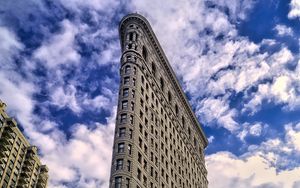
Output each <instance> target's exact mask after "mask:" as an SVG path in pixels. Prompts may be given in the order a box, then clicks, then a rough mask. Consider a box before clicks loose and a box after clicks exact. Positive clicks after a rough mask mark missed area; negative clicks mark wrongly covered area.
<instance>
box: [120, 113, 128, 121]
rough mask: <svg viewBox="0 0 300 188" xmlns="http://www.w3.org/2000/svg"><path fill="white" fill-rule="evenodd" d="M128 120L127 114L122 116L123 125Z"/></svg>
mask: <svg viewBox="0 0 300 188" xmlns="http://www.w3.org/2000/svg"><path fill="white" fill-rule="evenodd" d="M126 120H127V114H121V123H125V122H126Z"/></svg>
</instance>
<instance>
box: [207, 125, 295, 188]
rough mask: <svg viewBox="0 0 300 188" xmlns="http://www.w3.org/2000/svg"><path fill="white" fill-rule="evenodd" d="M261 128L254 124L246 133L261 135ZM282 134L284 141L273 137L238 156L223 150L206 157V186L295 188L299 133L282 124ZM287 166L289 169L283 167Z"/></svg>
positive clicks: (290, 126)
mask: <svg viewBox="0 0 300 188" xmlns="http://www.w3.org/2000/svg"><path fill="white" fill-rule="evenodd" d="M261 127H262V125H259V124H254V125H251V126H250V129H249V131H250V132H251V129H253V128H254V129H255V131H254V132H252V133H253V134H254V135H256V134H257V133H260V132H261ZM284 135H285V136H284V138H283V139H280V138H273V139H268V140H266V141H265V142H262V143H261V144H260V145H251V146H249V147H248V152H246V153H244V154H242V155H241V156H236V155H234V154H232V153H230V152H226V151H223V152H217V153H214V154H211V155H208V156H207V157H206V165H207V168H208V179H209V185H210V186H211V187H214V188H219V187H220V188H221V187H222V188H223V187H231V188H235V187H236V188H248V187H255V188H261V187H271V188H277V187H278V188H290V187H293V186H294V187H297V186H298V185H299V184H298V183H299V182H298V181H299V173H300V166H299V165H297V164H295V163H293V160H297V158H299V156H300V150H299V149H300V147H299V146H300V145H299V143H300V130H298V129H297V125H292V124H289V125H285V132H284ZM295 151H297V152H296V153H295ZM291 164H294V165H292V166H291ZM286 165H287V166H289V168H284V167H285V166H286ZM282 167H283V168H282ZM213 172H218V173H213Z"/></svg>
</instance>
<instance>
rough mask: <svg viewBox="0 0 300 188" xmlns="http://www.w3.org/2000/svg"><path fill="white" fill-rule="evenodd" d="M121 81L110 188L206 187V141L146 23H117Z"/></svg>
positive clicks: (131, 18) (135, 19)
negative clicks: (119, 42) (120, 54)
mask: <svg viewBox="0 0 300 188" xmlns="http://www.w3.org/2000/svg"><path fill="white" fill-rule="evenodd" d="M119 32H120V40H121V48H122V57H121V68H120V74H121V79H120V80H121V81H120V90H119V103H118V113H117V119H116V129H115V138H114V146H113V158H112V166H111V177H110V188H123V187H125V188H146V187H149V188H167V187H168V188H169V187H170V188H207V187H208V181H207V171H206V168H205V161H204V148H205V147H206V146H207V144H208V141H207V138H206V136H205V134H204V132H203V130H202V128H201V126H200V124H199V122H198V120H197V118H196V117H195V115H194V113H193V111H192V109H191V107H190V105H189V103H188V100H187V99H186V97H185V94H184V92H183V91H182V89H181V87H180V84H179V83H178V81H177V79H176V76H175V73H174V72H173V70H172V68H171V66H170V64H169V63H168V60H167V58H166V56H165V54H164V52H163V50H162V48H161V46H160V44H159V42H158V40H157V38H156V37H155V34H154V33H153V31H152V29H151V26H150V24H149V23H148V21H147V20H146V19H145V18H144V17H142V16H141V15H138V14H130V15H127V16H125V17H124V18H123V19H122V21H121V23H120V28H119Z"/></svg>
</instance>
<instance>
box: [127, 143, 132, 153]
mask: <svg viewBox="0 0 300 188" xmlns="http://www.w3.org/2000/svg"><path fill="white" fill-rule="evenodd" d="M131 147H132V146H131V144H128V148H127V149H128V154H129V155H131Z"/></svg>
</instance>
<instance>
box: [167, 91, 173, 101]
mask: <svg viewBox="0 0 300 188" xmlns="http://www.w3.org/2000/svg"><path fill="white" fill-rule="evenodd" d="M168 100H169V102H171V101H172V94H171V92H170V91H168Z"/></svg>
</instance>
